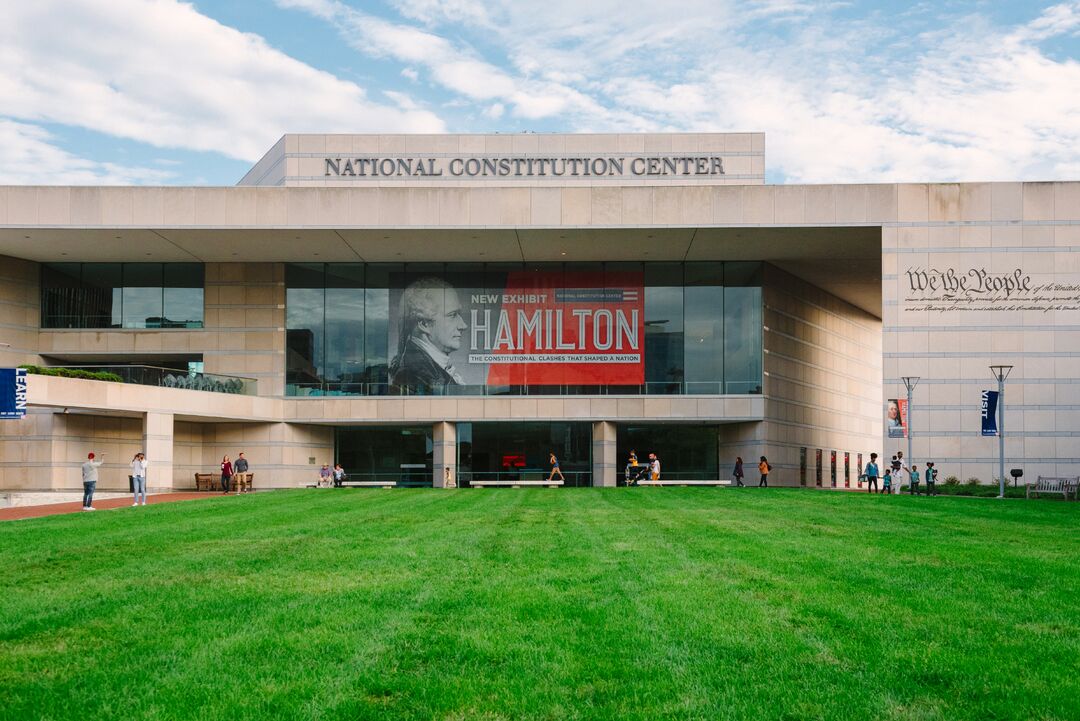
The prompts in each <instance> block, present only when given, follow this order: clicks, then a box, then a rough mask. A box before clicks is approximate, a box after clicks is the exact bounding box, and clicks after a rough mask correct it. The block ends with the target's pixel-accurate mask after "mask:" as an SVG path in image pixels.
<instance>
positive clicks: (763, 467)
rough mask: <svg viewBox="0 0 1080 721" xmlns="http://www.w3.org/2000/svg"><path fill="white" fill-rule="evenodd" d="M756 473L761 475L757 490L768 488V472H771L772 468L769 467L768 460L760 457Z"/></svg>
mask: <svg viewBox="0 0 1080 721" xmlns="http://www.w3.org/2000/svg"><path fill="white" fill-rule="evenodd" d="M757 469H758V473H760V474H761V480H760V481H759V482H758V488H768V487H769V471H771V470H772V466H770V465H769V459H768V458H766V457H765V456H762V457H761V460H760V461H758V464H757Z"/></svg>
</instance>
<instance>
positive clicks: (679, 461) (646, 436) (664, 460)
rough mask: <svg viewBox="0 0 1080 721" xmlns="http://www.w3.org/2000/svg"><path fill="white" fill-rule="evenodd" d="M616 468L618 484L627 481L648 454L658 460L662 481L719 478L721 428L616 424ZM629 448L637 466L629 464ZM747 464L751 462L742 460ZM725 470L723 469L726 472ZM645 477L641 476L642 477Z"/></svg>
mask: <svg viewBox="0 0 1080 721" xmlns="http://www.w3.org/2000/svg"><path fill="white" fill-rule="evenodd" d="M615 438H616V444H617V446H618V449H619V450H618V453H619V467H620V468H622V469H623V472H622V473H621V474H619V475H620V477H619V484H620V485H622V484H624V483H626V478H627V474H628V473H629V474H630V475H631V476H633V475H634V474H635V473H637V472H638V471H643V469H642V466H646V465H647V464H648V463H649V454H650V453H655V454H656V457H657V458H658V459H659V461H660V478H661V480H665V479H666V480H672V481H679V480H682V481H715V480H718V479H719V478H720V469H719V465H718V464H719V448H720V428H719V426H716V425H704V426H699V425H678V424H666V425H665V424H659V423H652V424H640V425H639V424H633V425H629V424H628V425H619V426H618V427H617V429H616V433H615ZM630 451H634V452H635V453H636V454H637V459H638V464H639V466H638V467H637V468H635V467H632V466H630V465H629V459H630ZM743 462H744V463H747V465H748V466H749V465H752V464H749V463H748V462H747V459H746V458H744V459H743ZM724 463H725V465H730V466H731V467H734V466H735V459H734V458H730V459H724ZM726 470H727V469H726V468H725V471H726ZM642 477H644V476H642Z"/></svg>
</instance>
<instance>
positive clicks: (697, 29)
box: [0, 0, 1080, 185]
mask: <svg viewBox="0 0 1080 721" xmlns="http://www.w3.org/2000/svg"><path fill="white" fill-rule="evenodd" d="M0 10H2V13H0V17H3V19H4V22H3V23H0V68H3V70H2V71H0V183H63V184H71V183H95V184H169V185H171V184H199V185H202V184H209V185H231V184H233V183H235V182H236V181H237V180H238V179H239V178H240V177H241V176H242V175H243V173H244V172H245V171H246V170H247V168H248V167H250V166H251V164H252V163H254V162H255V161H256V160H257V159H258V158H259V157H260V156H261V155H262V153H264V152H265V151H266V150H267V149H268V148H269V147H270V146H271V145H272V144H273V143H274V142H275V141H276V140H277V139H278V138H279V137H280V136H281V135H282V134H283V133H286V132H493V131H499V132H519V131H526V130H527V131H534V132H584V131H600V132H605V131H619V132H640V131H765V133H766V164H767V179H768V182H774V183H780V182H801V183H812V182H855V181H871V182H878V181H910V180H939V181H946V180H1015V179H1025V180H1051V179H1071V180H1076V179H1080V0H1076V1H1070V2H1058V3H1044V2H1037V1H1035V0H1025V1H1023V2H1021V1H1019V0H1015V1H1013V0H1010V1H1008V2H1006V1H1004V0H1000V1H997V0H995V1H990V2H957V1H953V0H933V1H931V2H914V3H899V2H885V1H882V0H879V1H877V2H810V1H805V2H804V1H801V0H744V1H742V2H735V1H733V0H732V1H728V0H665V2H644V1H641V2H637V1H635V0H585V1H583V0H542V1H540V2H537V1H536V0H489V1H487V2H481V1H480V0H384V1H382V2H377V1H375V0H372V1H371V2H360V1H359V0H213V1H211V0H197V1H196V2H177V1H176V0H107V1H105V2H103V1H102V0H33V1H32V2H31V1H29V0H0Z"/></svg>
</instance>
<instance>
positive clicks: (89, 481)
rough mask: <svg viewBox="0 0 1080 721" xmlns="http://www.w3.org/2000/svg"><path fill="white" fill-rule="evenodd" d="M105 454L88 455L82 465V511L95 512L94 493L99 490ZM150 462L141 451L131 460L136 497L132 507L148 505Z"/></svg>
mask: <svg viewBox="0 0 1080 721" xmlns="http://www.w3.org/2000/svg"><path fill="white" fill-rule="evenodd" d="M104 458H105V452H104V451H102V452H101V453H100V454H97V453H94V452H90V453H87V454H86V460H85V461H84V462H83V464H82V481H83V499H82V509H83V510H84V511H93V510H96V509H95V508H94V492H95V491H96V490H97V483H98V469H99V468H101V464H102V463H104V462H105V461H104V460H103V459H104ZM149 465H150V462H149V461H148V460H146V454H145V453H143V452H142V451H139V452H138V453H136V454H135V456H134V457H133V458H132V459H131V464H130V466H131V490H132V492H133V493H134V495H135V500H134V502H132V504H131V505H132V506H139V505H142V506H145V505H146V469H147V467H148V466H149Z"/></svg>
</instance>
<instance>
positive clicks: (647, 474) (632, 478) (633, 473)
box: [626, 448, 660, 486]
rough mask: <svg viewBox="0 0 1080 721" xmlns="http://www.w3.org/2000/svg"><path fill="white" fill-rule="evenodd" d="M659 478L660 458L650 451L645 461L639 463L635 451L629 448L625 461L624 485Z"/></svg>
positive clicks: (657, 479)
mask: <svg viewBox="0 0 1080 721" xmlns="http://www.w3.org/2000/svg"><path fill="white" fill-rule="evenodd" d="M644 480H649V481H659V480H660V458H659V457H658V456H657V455H656V454H655V453H650V454H649V456H648V461H647V462H646V463H640V462H639V461H638V457H637V451H635V450H634V449H633V448H631V449H630V457H629V458H628V459H627V461H626V485H628V486H632V485H634V484H636V483H637V482H638V481H644Z"/></svg>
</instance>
